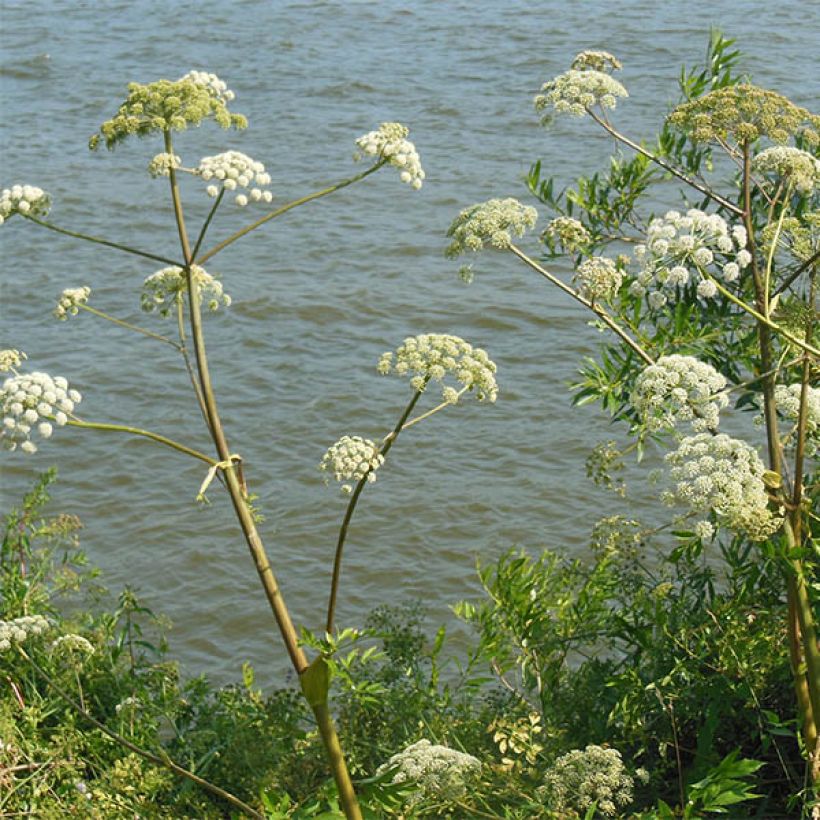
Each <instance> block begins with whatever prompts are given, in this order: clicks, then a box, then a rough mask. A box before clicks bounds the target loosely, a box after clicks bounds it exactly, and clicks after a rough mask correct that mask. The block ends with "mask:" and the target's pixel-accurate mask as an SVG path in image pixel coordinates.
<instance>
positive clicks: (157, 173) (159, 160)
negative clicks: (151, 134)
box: [148, 153, 182, 179]
mask: <svg viewBox="0 0 820 820" xmlns="http://www.w3.org/2000/svg"><path fill="white" fill-rule="evenodd" d="M181 165H182V159H181V158H180V157H178V156H177V155H176V154H166V153H162V154H157V155H156V156H155V157H154V158H153V159H152V160H151V161H150V162H149V163H148V173H149V174H150V175H151V176H152V177H154V178H155V179H156V178H157V177H167V176H169V175H170V173H171V169H172V168H173V169H177V168H179V167H180V166H181Z"/></svg>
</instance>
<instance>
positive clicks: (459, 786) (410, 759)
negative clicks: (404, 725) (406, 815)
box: [376, 740, 481, 804]
mask: <svg viewBox="0 0 820 820" xmlns="http://www.w3.org/2000/svg"><path fill="white" fill-rule="evenodd" d="M391 769H398V770H397V771H396V773H395V774H394V775H393V781H392V782H393V783H412V784H413V785H414V786H417V787H418V790H417V791H416V792H414V793H413V795H412V796H411V797H410V798H409V802H410V803H411V804H412V803H418V802H420V801H422V800H426V799H431V800H435V801H436V802H437V803H452V802H454V801H456V800H460V799H461V798H462V797H464V796H465V794H466V793H467V788H468V786H469V784H470V781H471V780H472V779H473V778H474V777H477V776H478V774H479V773H480V771H481V762H480V761H479V760H478V759H477V758H475V757H473V756H472V755H469V754H466V753H465V752H459V751H456V750H455V749H450V748H449V747H447V746H434V745H433V744H431V743H430V741H429V740H419V741H418V742H417V743H413V744H412V745H410V746H408V747H407V748H406V749H404V751H401V752H399V753H398V754H394V755H393V756H392V757H391V758H390V760H388V761H387V762H386V763H383V764H382V765H381V766H379V768H378V769H377V770H376V774H377V775H380V774H384V773H385V772H388V771H390V770H391Z"/></svg>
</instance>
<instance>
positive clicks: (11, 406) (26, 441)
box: [0, 371, 82, 453]
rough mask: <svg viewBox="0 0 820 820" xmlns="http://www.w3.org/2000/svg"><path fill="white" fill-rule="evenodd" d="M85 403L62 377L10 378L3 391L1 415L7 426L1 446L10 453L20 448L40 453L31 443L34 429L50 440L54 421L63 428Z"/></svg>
mask: <svg viewBox="0 0 820 820" xmlns="http://www.w3.org/2000/svg"><path fill="white" fill-rule="evenodd" d="M80 401H82V396H81V395H80V393H78V392H77V391H76V390H72V389H71V388H70V387H69V385H68V381H67V380H66V379H64V378H63V377H62V376H55V377H54V378H52V377H51V376H49V375H48V373H40V372H36V371H35V372H33V373H20V374H16V375H14V376H11V377H9V378H7V379H6V380H5V381H4V382H3V387H2V389H1V390H0V412H2V416H3V426H2V429H0V444H2V446H3V447H4V448H5V449H7V450H16V449H17V447H18V445H19V447H20V449H21V450H22V451H23V452H25V453H36V452H37V445H36V444H35V443H34V442H33V441H32V440H31V435H32V432H33V431H34V430H36V431H37V433H38V434H39V435H40V437H41V438H50V437H51V434H52V432H53V426H52V422H53V423H54V424H56V425H57V426H58V427H62V426H63V425H64V424H65V423H66V422H67V421H68V415H67V414H68V413H72V412H73V411H74V406H75V405H76V404H78V403H79V402H80Z"/></svg>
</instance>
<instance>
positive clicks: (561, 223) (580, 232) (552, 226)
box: [544, 216, 591, 253]
mask: <svg viewBox="0 0 820 820" xmlns="http://www.w3.org/2000/svg"><path fill="white" fill-rule="evenodd" d="M544 234H545V235H546V236H548V237H549V238H550V239H551V240H552V241H553V242H559V243H560V244H561V247H562V248H563V249H564V250H565V251H567V252H568V253H575V252H576V251H579V250H581V249H582V248H584V247H585V246H586V245H588V244H589V241H590V238H591V237H590V235H589V231H588V230H587V229H586V228H585V227H584V226H583V224H582V223H581V222H579V221H578V220H577V219H574V218H573V217H571V216H557V217H556V218H555V219H553V220H551V221H550V223H549V224H548V225H547V227H546V230H545V231H544Z"/></svg>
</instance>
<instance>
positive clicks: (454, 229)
mask: <svg viewBox="0 0 820 820" xmlns="http://www.w3.org/2000/svg"><path fill="white" fill-rule="evenodd" d="M536 219H538V211H536V210H535V208H532V207H530V206H525V205H522V204H521V203H520V202H519V201H518V200H517V199H512V198H508V199H489V200H487V201H486V202H482V203H480V204H478V205H472V206H471V207H469V208H465V209H464V210H463V211H462V212H461V213H460V214H459V215H458V216H457V217H456V218H455V219H454V220H453V224H452V225H450V229H449V230H448V231H447V236H450V237H452V242H451V243H450V245H449V246H448V248H447V250H446V251H445V254H446V256H448V257H449V258H450V259H454V258H455V257H457V256H459V255H460V254H462V253H465V252H466V251H480V250H481V249H482V248H483V247H484V244H485V243H487V244H489V245H490V247H493V248H497V249H498V250H506V249H507V248H509V247H510V245H511V244H512V237H513V235H515V236H523V235H524V233H525V232H526V230H527V229H528V228H532V227H533V226H534V225H535V221H536Z"/></svg>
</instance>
